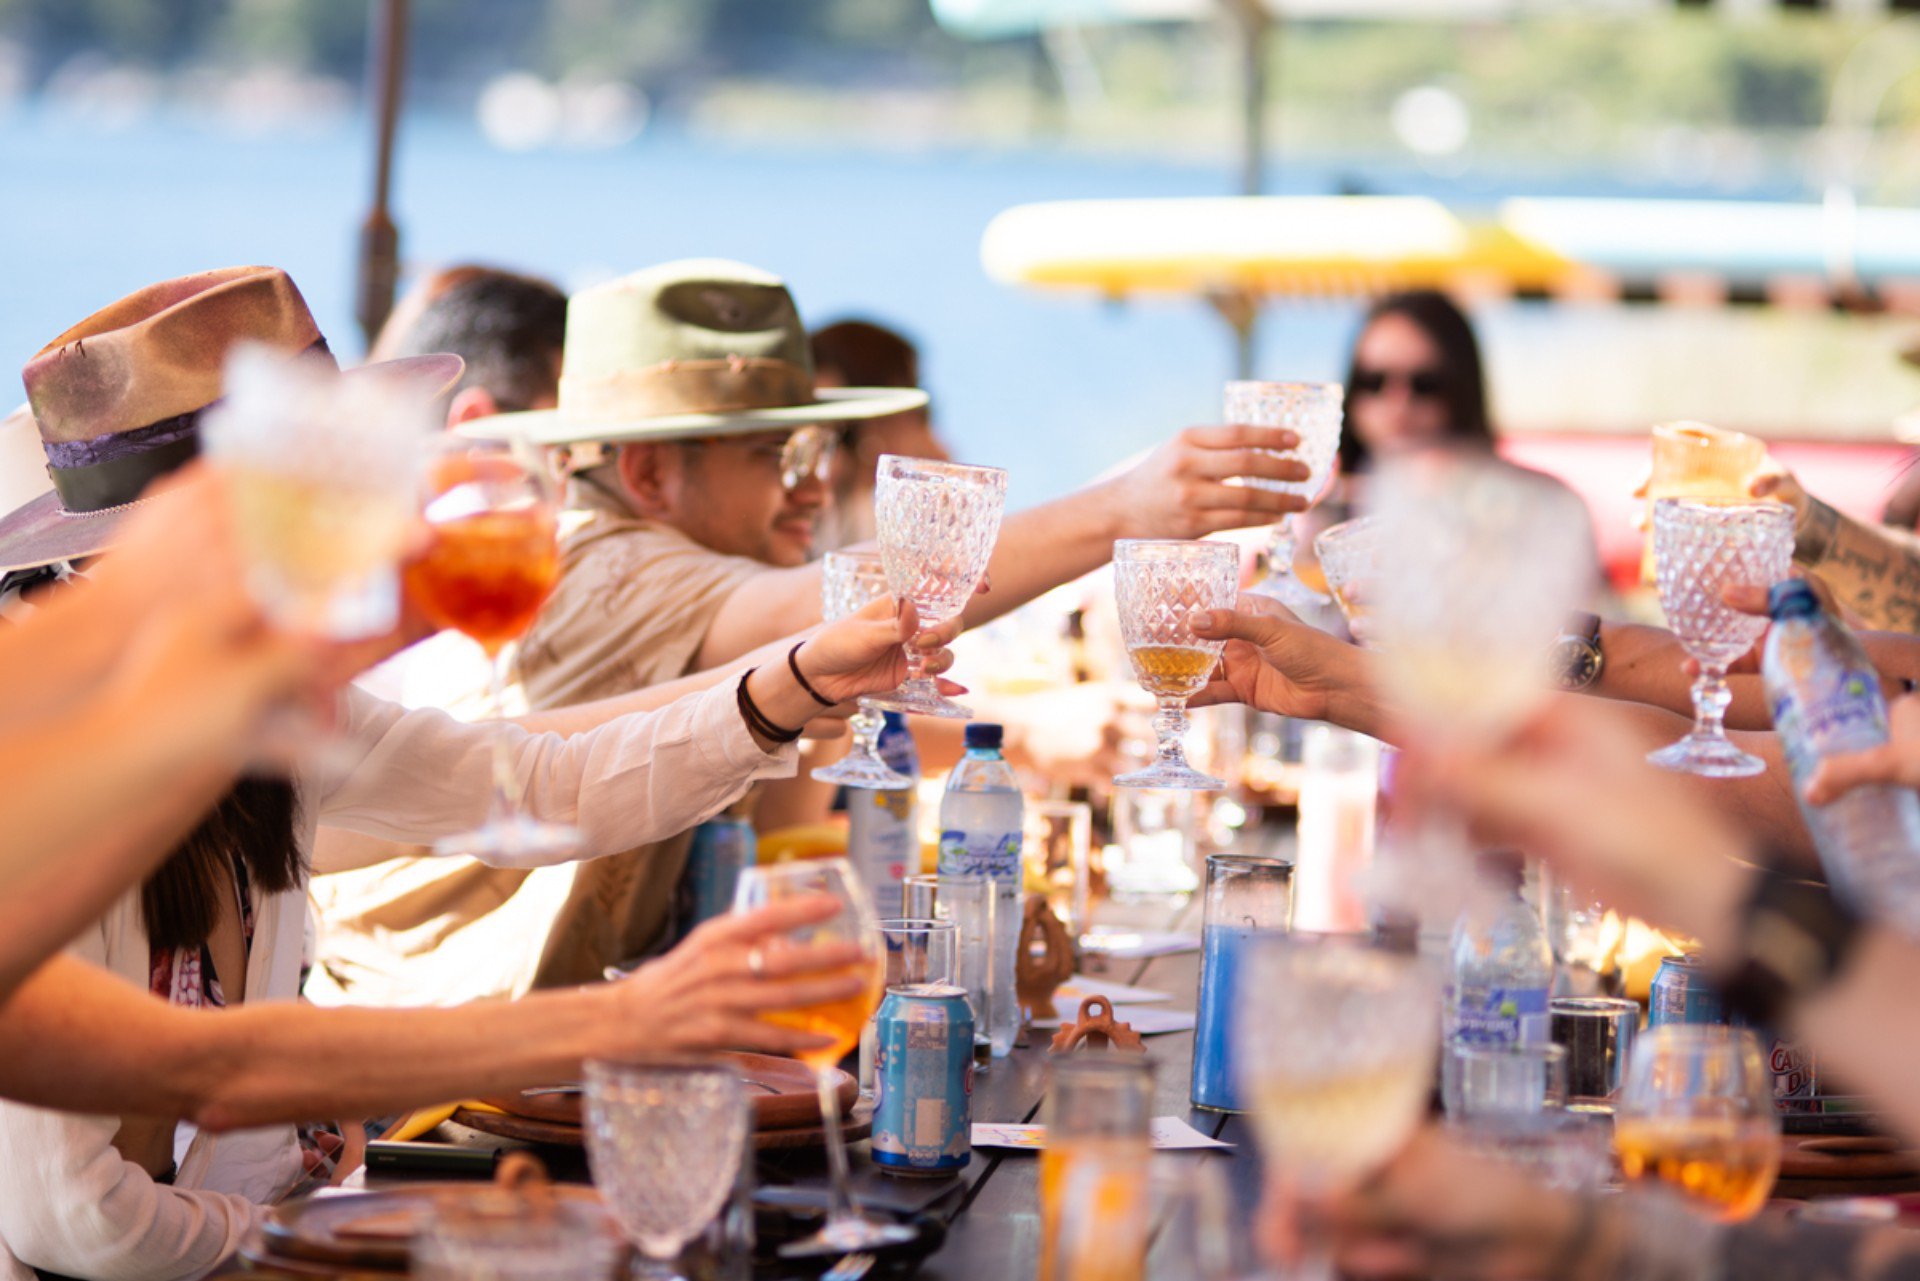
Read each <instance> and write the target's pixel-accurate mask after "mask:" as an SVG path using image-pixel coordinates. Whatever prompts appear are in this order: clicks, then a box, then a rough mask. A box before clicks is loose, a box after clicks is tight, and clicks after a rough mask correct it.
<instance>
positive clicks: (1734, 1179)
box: [1613, 1023, 1780, 1223]
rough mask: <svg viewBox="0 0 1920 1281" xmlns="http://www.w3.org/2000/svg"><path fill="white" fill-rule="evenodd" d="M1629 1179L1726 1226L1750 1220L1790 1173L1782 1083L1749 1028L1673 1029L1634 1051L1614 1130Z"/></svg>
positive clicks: (1663, 1029)
mask: <svg viewBox="0 0 1920 1281" xmlns="http://www.w3.org/2000/svg"><path fill="white" fill-rule="evenodd" d="M1613 1145H1614V1150H1615V1151H1616V1152H1617V1153H1618V1154H1619V1157H1620V1168H1621V1171H1622V1172H1623V1173H1624V1174H1625V1175H1626V1176H1627V1178H1628V1179H1630V1180H1632V1179H1658V1180H1661V1181H1662V1182H1665V1183H1670V1184H1672V1185H1673V1186H1674V1187H1675V1188H1677V1189H1678V1190H1679V1191H1681V1192H1684V1193H1686V1194H1688V1195H1689V1196H1691V1197H1694V1198H1696V1199H1697V1200H1699V1201H1701V1202H1704V1203H1705V1207H1706V1208H1707V1209H1708V1211H1709V1212H1710V1213H1712V1214H1713V1215H1714V1217H1716V1218H1718V1219H1719V1220H1720V1221H1721V1222H1723V1223H1733V1222H1738V1221H1739V1220H1741V1219H1750V1218H1752V1217H1753V1216H1754V1215H1755V1214H1757V1213H1759V1211H1760V1207H1761V1206H1762V1205H1764V1204H1766V1200H1767V1194H1768V1193H1769V1192H1771V1191H1772V1190H1773V1182H1774V1179H1775V1178H1776V1177H1777V1176H1778V1175H1779V1173H1780V1118H1779V1115H1778V1114H1777V1112H1776V1111H1775V1110H1774V1105H1773V1073H1772V1071H1771V1069H1770V1068H1769V1067H1768V1065H1767V1060H1766V1056H1765V1055H1764V1054H1762V1053H1761V1048H1760V1040H1759V1038H1758V1037H1756V1036H1755V1035H1754V1034H1753V1032H1752V1031H1750V1030H1748V1029H1746V1028H1735V1027H1719V1026H1715V1025H1712V1024H1704V1023H1699V1024H1695V1023H1668V1024H1664V1025H1662V1026H1660V1027H1657V1028H1652V1029H1649V1030H1648V1032H1647V1033H1646V1035H1644V1036H1642V1037H1641V1038H1640V1039H1639V1040H1638V1041H1637V1042H1635V1044H1634V1047H1633V1057H1632V1058H1631V1059H1630V1060H1629V1061H1628V1064H1627V1080H1626V1084H1625V1085H1624V1086H1622V1088H1621V1092H1620V1102H1619V1104H1618V1106H1617V1108H1616V1110H1615V1114H1614V1123H1613Z"/></svg>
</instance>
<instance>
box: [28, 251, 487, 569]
mask: <svg viewBox="0 0 1920 1281" xmlns="http://www.w3.org/2000/svg"><path fill="white" fill-rule="evenodd" d="M243 342H253V343H261V344H264V345H265V346H267V347H270V348H272V349H274V350H276V351H281V352H284V353H286V354H287V355H289V356H298V355H312V356H316V357H318V358H320V359H323V360H325V361H326V363H327V364H329V365H332V364H333V363H334V361H333V357H332V355H331V354H330V353H329V352H328V350H327V343H326V339H325V338H323V337H321V335H320V329H319V326H317V325H316V324H315V323H314V320H313V315H312V313H310V312H309V311H308V310H307V304H306V300H305V299H303V298H301V296H300V291H299V290H298V289H296V288H295V287H294V284H293V281H292V280H290V279H289V278H288V277H287V274H286V273H285V272H283V271H280V270H278V269H276V268H273V267H228V268H224V269H222V270H219V271H206V272H201V273H199V274H198V275H193V276H182V277H180V278H179V279H177V280H167V281H162V282H161V283H160V284H157V285H149V286H148V287H147V288H145V289H142V290H140V291H139V292H137V293H133V294H129V295H128V296H127V297H125V298H122V299H121V300H120V301H119V302H116V303H114V304H113V305H112V306H110V307H107V308H106V309H104V310H102V311H98V312H95V313H94V314H93V315H91V316H89V317H87V319H85V320H83V321H81V322H80V323H79V324H77V325H75V326H74V327H73V328H71V329H69V330H67V331H66V332H65V333H63V334H61V335H60V336H59V337H58V338H55V339H54V340H53V341H52V342H50V343H48V344H47V345H46V346H45V347H43V348H41V350H40V352H39V354H37V355H36V356H34V358H33V359H32V360H30V361H28V362H27V365H26V368H25V369H23V370H22V371H21V381H22V382H24V383H25V384H26V388H27V405H28V408H29V409H30V411H31V412H32V415H33V423H34V427H35V429H36V430H37V432H38V433H39V437H40V447H41V449H42V451H43V452H44V453H45V454H46V463H47V467H46V470H47V475H48V476H49V477H50V478H51V480H52V481H53V489H52V491H51V492H50V493H46V494H42V495H41V496H40V497H38V498H35V499H33V500H32V501H30V502H28V503H27V504H26V505H25V506H22V507H19V508H17V509H15V510H14V511H13V512H11V513H9V514H8V515H7V516H5V517H4V518H0V570H11V569H28V568H32V567H35V566H39V565H48V564H52V563H54V562H56V561H63V560H73V559H75V558H77V557H81V556H91V555H94V554H96V553H98V552H102V551H105V550H106V549H107V548H108V547H110V546H111V545H112V544H113V540H114V533H115V531H116V530H117V529H118V527H119V524H120V521H121V519H122V518H123V517H124V515H125V514H126V511H127V509H128V508H129V507H130V506H131V505H132V504H133V503H134V502H136V501H137V500H138V499H139V497H140V495H141V493H142V492H143V491H144V490H145V489H146V488H147V486H148V485H150V484H152V483H153V481H155V480H156V479H158V478H159V477H161V476H164V475H166V474H167V473H168V472H171V471H173V470H175V469H176V468H178V467H181V466H184V465H185V464H186V463H188V462H190V461H191V460H192V459H193V458H195V457H196V456H197V455H198V454H199V452H200V416H201V414H202V413H204V412H205V411H206V409H207V408H208V407H209V406H211V405H212V404H213V403H214V402H216V401H218V400H219V399H220V395H221V379H222V377H223V375H224V372H225V368H226V360H227V354H228V352H229V351H230V350H232V348H233V347H234V346H235V345H237V344H239V343H243ZM462 367H463V366H462V363H461V360H460V358H459V357H458V356H450V355H430V356H413V357H409V358H407V359H404V360H392V361H387V362H385V363H383V364H378V365H366V366H362V367H361V368H358V369H353V370H347V371H344V372H342V373H341V375H340V376H341V377H343V378H363V377H385V378H399V379H405V380H407V381H409V382H412V383H414V384H415V385H418V386H421V387H424V388H426V389H429V390H431V391H434V392H440V391H445V390H446V389H448V388H450V387H451V386H452V385H453V383H454V382H455V381H456V380H457V379H458V378H459V377H460V371H461V369H462Z"/></svg>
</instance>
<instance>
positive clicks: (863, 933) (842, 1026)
mask: <svg viewBox="0 0 1920 1281" xmlns="http://www.w3.org/2000/svg"><path fill="white" fill-rule="evenodd" d="M822 894H824V895H828V896H830V897H832V898H836V899H838V900H839V901H840V911H839V912H837V913H835V914H834V915H833V916H830V917H828V918H827V919H826V920H824V921H819V922H815V923H814V924H811V925H805V926H800V927H798V928H796V929H794V930H792V931H790V932H788V934H787V935H786V936H785V937H786V941H787V942H789V943H791V944H793V945H796V946H812V945H817V944H829V943H852V944H855V945H856V946H858V947H859V949H860V953H861V956H860V960H859V961H857V962H856V963H855V965H854V971H855V972H856V973H858V974H859V976H860V977H861V978H862V979H864V980H865V982H864V983H863V985H862V986H861V988H860V990H859V991H858V992H856V993H854V995H852V996H847V997H841V998H840V999H838V1000H834V1001H823V1002H821V1003H819V1004H816V1005H804V1006H798V1007H796V1008H792V1009H784V1010H768V1011H767V1012H765V1013H763V1014H762V1015H760V1017H761V1018H762V1019H765V1020H766V1021H767V1022H769V1023H773V1024H777V1025H779V1026H781V1027H790V1028H794V1029H797V1030H798V1031H801V1032H811V1033H814V1034H815V1035H818V1036H825V1037H828V1038H830V1040H829V1043H828V1044H826V1045H823V1046H821V1047H820V1048H819V1049H817V1050H808V1051H806V1052H805V1053H803V1054H796V1055H795V1056H794V1057H795V1058H797V1059H799V1060H800V1061H801V1062H802V1063H805V1064H806V1065H807V1066H808V1067H810V1068H812V1069H813V1075H814V1080H815V1081H816V1082H817V1083H818V1085H819V1089H820V1119H821V1121H822V1123H823V1124H824V1125H825V1127H826V1133H827V1169H828V1171H829V1173H830V1175H831V1183H832V1199H831V1200H830V1201H829V1202H828V1206H827V1222H826V1224H825V1226H823V1227H822V1228H821V1229H820V1231H819V1232H817V1233H816V1234H814V1235H813V1236H812V1237H809V1238H808V1239H807V1240H805V1241H800V1242H796V1243H794V1244H793V1245H790V1246H787V1247H786V1248H785V1250H784V1251H783V1253H792V1254H812V1253H816V1252H820V1253H825V1252H828V1251H832V1252H840V1253H845V1252H849V1251H855V1250H870V1249H873V1248H875V1247H876V1246H885V1245H894V1244H898V1243H900V1242H903V1241H910V1240H912V1239H913V1236H914V1232H913V1229H912V1228H909V1227H905V1226H903V1225H900V1224H892V1223H881V1222H879V1221H877V1220H874V1219H870V1218H867V1217H866V1216H864V1215H862V1214H861V1213H860V1210H859V1208H858V1207H857V1206H855V1205H854V1201H853V1189H852V1186H851V1181H850V1179H849V1176H848V1172H847V1145H846V1140H845V1138H843V1137H842V1135H841V1133H840V1100H839V1098H838V1097H837V1095H836V1092H835V1090H834V1068H835V1066H836V1065H837V1064H838V1063H839V1062H840V1060H841V1059H844V1058H845V1057H846V1056H847V1055H849V1054H851V1053H852V1052H853V1051H854V1050H855V1049H856V1048H857V1047H858V1046H859V1044H860V1033H861V1032H862V1031H863V1030H865V1028H866V1026H867V1020H868V1019H870V1018H872V1017H873V1013H874V1011H875V1010H877V1009H878V1008H879V1007H880V996H881V989H882V986H883V983H884V979H885V974H886V970H885V957H884V955H883V950H882V949H883V945H882V940H881V936H880V923H879V920H878V918H877V917H876V916H875V915H874V911H873V902H872V900H871V899H869V898H868V897H867V891H866V889H865V888H864V887H863V886H862V885H861V884H860V881H859V879H858V878H856V877H855V876H854V874H853V868H852V866H851V865H850V864H849V863H848V862H847V860H845V859H844V858H816V859H805V860H802V861H799V862H793V863H773V864H767V865H764V866H760V867H749V868H746V869H744V870H743V871H742V872H741V873H740V882H739V885H738V886H737V887H736V888H735V890H734V894H733V908H734V911H736V912H744V911H751V910H752V909H754V908H757V907H766V906H768V905H769V904H772V903H779V902H782V901H784V900H787V899H794V898H808V897H817V896H819V895H822Z"/></svg>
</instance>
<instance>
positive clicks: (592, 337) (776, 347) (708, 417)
mask: <svg viewBox="0 0 1920 1281" xmlns="http://www.w3.org/2000/svg"><path fill="white" fill-rule="evenodd" d="M926 403H927V393H926V392H924V391H921V390H920V389H919V388H917V387H832V388H827V387H817V386H815V385H814V377H813V354H812V352H811V350H810V349H809V347H808V343H807V331H806V327H805V326H804V325H802V324H801V323H800V311H799V309H798V308H797V307H796V306H795V305H794V302H793V295H792V293H791V292H789V291H788V289H787V286H786V284H785V283H784V282H783V281H782V280H781V279H780V278H779V277H778V276H774V275H771V274H769V273H768V272H765V271H761V270H760V269H758V268H757V267H749V266H747V265H746V264H745V263H738V262H727V261H725V260H723V259H718V258H696V259H687V260H684V261H680V262H670V263H664V264H662V265H661V266H658V267H650V268H648V269H647V270H645V271H637V272H635V273H633V274H632V275H630V276H625V277H622V278H621V279H619V280H615V281H611V282H609V283H607V284H604V285H598V286H595V287H594V288H591V289H584V290H582V291H581V292H579V293H577V294H575V295H574V296H573V297H572V298H571V299H569V300H568V302H567V337H566V348H565V351H564V353H563V355H562V357H561V375H560V395H559V404H558V406H557V407H556V408H554V409H544V410H532V411H529V412H526V413H515V414H497V415H495V416H493V417H491V418H478V419H474V420H473V421H471V422H468V423H466V424H464V425H463V426H462V427H461V428H460V432H461V434H462V435H465V436H471V437H475V438H477V439H482V440H525V441H529V442H531V443H533V444H538V445H577V444H587V443H590V442H593V443H603V444H610V445H618V444H627V443H631V442H634V441H643V440H685V439H687V438H689V437H696V436H730V435H741V434H745V433H748V432H760V431H776V430H780V429H792V428H795V427H802V426H805V425H807V424H808V423H823V422H842V421H847V420H852V419H865V418H884V417H886V416H887V415H889V414H899V413H905V412H906V411H908V410H911V409H918V408H920V407H921V406H922V405H924V404H926Z"/></svg>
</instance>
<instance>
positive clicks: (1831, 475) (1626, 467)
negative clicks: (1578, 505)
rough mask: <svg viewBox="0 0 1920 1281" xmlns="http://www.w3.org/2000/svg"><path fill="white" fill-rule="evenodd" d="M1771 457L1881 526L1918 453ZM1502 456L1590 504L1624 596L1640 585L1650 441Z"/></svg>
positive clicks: (1825, 496)
mask: <svg viewBox="0 0 1920 1281" xmlns="http://www.w3.org/2000/svg"><path fill="white" fill-rule="evenodd" d="M1767 452H1768V453H1769V454H1770V455H1772V457H1773V458H1774V459H1775V460H1777V461H1778V462H1779V463H1780V464H1781V465H1782V466H1783V467H1785V468H1786V469H1787V470H1789V471H1791V472H1792V473H1793V474H1794V475H1795V476H1797V477H1799V479H1800V483H1801V484H1802V485H1804V486H1806V488H1807V492H1809V493H1811V494H1816V495H1818V496H1819V497H1820V498H1821V499H1822V500H1823V501H1825V502H1828V503H1831V504H1832V505H1833V506H1835V507H1837V508H1839V509H1840V510H1841V511H1843V512H1846V513H1847V514H1848V515H1850V516H1857V517H1859V518H1860V519H1862V520H1870V521H1877V520H1879V519H1880V509H1881V508H1882V507H1883V506H1884V505H1885V503H1886V501H1887V496H1888V494H1890V493H1891V492H1892V490H1893V487H1894V485H1895V484H1896V483H1897V482H1898V481H1899V479H1900V476H1901V474H1902V473H1903V472H1904V471H1905V469H1906V467H1907V466H1908V463H1909V462H1910V460H1911V459H1912V458H1913V456H1914V451H1913V450H1912V449H1910V448H1909V447H1908V446H1906V445H1901V444H1898V443H1896V442H1893V441H1888V442H1887V443H1885V444H1871V445H1862V444H1845V445H1841V444H1823V443H1816V442H1794V441H1769V442H1768V443H1767ZM1500 454H1501V456H1502V457H1504V458H1508V459H1511V460H1512V461H1513V462H1516V463H1519V464H1520V465H1522V466H1524V467H1532V468H1535V469H1536V470H1539V471H1543V472H1546V473H1548V474H1549V475H1552V476H1556V477H1558V478H1559V479H1560V480H1563V481H1565V482H1566V483H1567V484H1568V485H1569V486H1571V487H1572V488H1573V490H1574V492H1576V493H1578V494H1579V495H1580V497H1581V498H1582V499H1584V500H1585V501H1586V504H1587V510H1588V511H1589V512H1591V513H1592V514H1593V528H1594V534H1595V537H1596V538H1597V539H1598V540H1599V544H1600V562H1601V564H1602V566H1604V567H1605V569H1606V572H1607V577H1608V578H1609V579H1610V580H1611V581H1612V582H1613V584H1614V586H1615V587H1617V588H1619V589H1620V590H1622V591H1628V590H1632V589H1635V588H1637V587H1638V586H1639V582H1640V553H1641V548H1642V547H1643V546H1644V536H1643V535H1642V534H1641V532H1640V531H1639V530H1638V529H1637V528H1635V521H1636V519H1637V518H1638V516H1639V514H1640V513H1641V511H1642V510H1643V508H1644V506H1645V500H1644V499H1639V498H1635V497H1634V496H1633V493H1634V491H1635V490H1636V489H1638V488H1639V487H1640V485H1641V483H1642V482H1643V481H1645V480H1646V478H1647V471H1648V468H1649V467H1650V466H1651V465H1652V461H1653V459H1652V444H1651V442H1650V441H1649V439H1648V438H1647V437H1645V436H1551V435H1539V436H1535V435H1527V436H1506V437H1503V438H1502V439H1501V441H1500Z"/></svg>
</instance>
